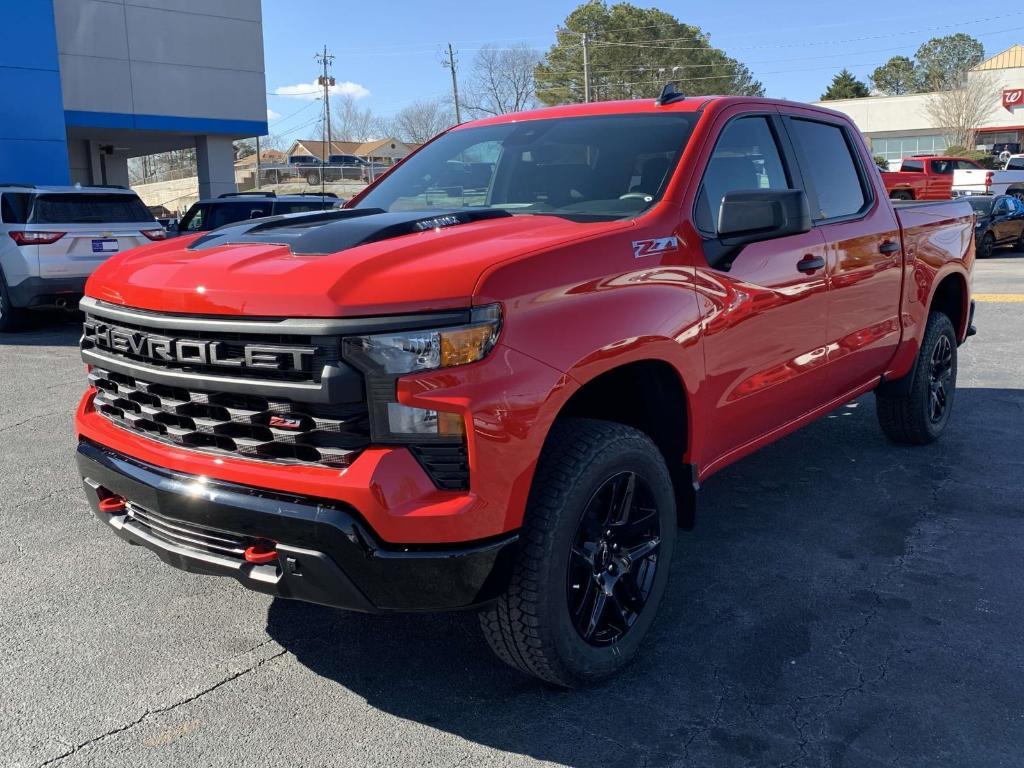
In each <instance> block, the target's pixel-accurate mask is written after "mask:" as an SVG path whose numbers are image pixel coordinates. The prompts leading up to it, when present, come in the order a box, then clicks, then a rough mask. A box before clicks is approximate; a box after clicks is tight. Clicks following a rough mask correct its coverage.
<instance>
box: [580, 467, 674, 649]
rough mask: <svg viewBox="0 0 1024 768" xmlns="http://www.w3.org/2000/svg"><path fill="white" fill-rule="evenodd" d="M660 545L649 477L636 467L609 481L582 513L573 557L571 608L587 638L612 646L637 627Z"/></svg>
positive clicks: (597, 644)
mask: <svg viewBox="0 0 1024 768" xmlns="http://www.w3.org/2000/svg"><path fill="white" fill-rule="evenodd" d="M660 544H661V521H660V516H659V514H658V510H657V506H656V504H655V502H654V499H653V496H652V494H651V490H650V487H649V486H648V485H647V483H646V481H644V480H643V478H641V477H639V476H638V475H637V474H636V473H635V472H622V473H620V474H618V475H615V476H614V477H611V478H609V479H608V480H607V481H605V483H604V484H603V485H602V486H601V487H600V488H599V489H598V490H597V492H596V493H595V494H594V496H593V497H592V498H591V500H590V503H589V504H587V507H586V509H585V510H584V512H583V518H582V519H581V520H580V523H579V527H578V528H577V530H576V536H575V538H574V539H573V542H572V552H571V556H570V558H569V568H568V580H567V584H566V589H567V594H568V599H569V610H570V613H571V615H572V622H573V626H575V628H576V631H577V632H579V635H580V637H582V638H583V640H584V641H585V642H587V643H588V644H590V645H593V646H596V647H602V646H607V645H611V644H613V643H616V642H618V641H619V640H620V639H622V637H623V636H624V635H625V634H626V633H627V632H629V630H630V629H631V628H632V627H633V625H634V624H635V623H636V621H637V619H638V618H639V617H640V613H641V612H642V611H643V609H644V606H645V605H646V604H647V598H648V597H649V596H650V594H651V587H652V586H653V584H654V577H655V572H656V570H657V568H658V549H659V546H660Z"/></svg>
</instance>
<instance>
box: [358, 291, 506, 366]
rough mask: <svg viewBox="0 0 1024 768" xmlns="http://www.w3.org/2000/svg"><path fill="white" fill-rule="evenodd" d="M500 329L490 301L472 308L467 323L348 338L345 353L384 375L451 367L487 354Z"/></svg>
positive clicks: (497, 311)
mask: <svg viewBox="0 0 1024 768" xmlns="http://www.w3.org/2000/svg"><path fill="white" fill-rule="evenodd" d="M500 330H501V308H500V307H499V306H498V305H497V304H491V305H488V306H486V307H479V308H477V309H474V310H473V312H472V318H471V320H470V323H469V324H468V325H460V326H455V327H452V328H438V329H436V330H426V331H408V332H405V333H386V334H377V335H373V336H355V337H351V338H349V339H346V344H347V345H348V347H347V349H346V356H347V357H348V358H350V359H352V360H353V361H354V362H357V364H358V363H359V362H361V363H362V365H361V366H360V367H363V368H367V369H369V370H370V371H371V372H374V373H378V374H384V375H401V374H405V373H414V372H415V371H432V370H435V369H437V368H451V367H452V366H456V365H465V364H467V363H475V362H476V361H477V360H482V359H483V358H485V357H487V355H488V353H489V352H490V351H491V350H492V349H493V348H494V345H495V343H497V341H498V332H499V331H500Z"/></svg>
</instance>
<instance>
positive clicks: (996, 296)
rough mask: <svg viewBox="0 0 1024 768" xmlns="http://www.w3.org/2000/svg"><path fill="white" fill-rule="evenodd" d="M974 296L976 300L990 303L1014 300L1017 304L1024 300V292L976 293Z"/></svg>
mask: <svg viewBox="0 0 1024 768" xmlns="http://www.w3.org/2000/svg"><path fill="white" fill-rule="evenodd" d="M972 298H973V299H974V300H975V301H986V302H990V303H1000V302H1012V303H1014V304H1017V303H1020V302H1024V293H976V294H974V295H973V297H972Z"/></svg>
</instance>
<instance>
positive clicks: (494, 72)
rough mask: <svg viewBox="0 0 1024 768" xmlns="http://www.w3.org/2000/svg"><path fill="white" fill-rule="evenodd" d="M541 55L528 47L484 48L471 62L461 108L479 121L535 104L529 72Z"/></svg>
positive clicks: (535, 99) (537, 62)
mask: <svg viewBox="0 0 1024 768" xmlns="http://www.w3.org/2000/svg"><path fill="white" fill-rule="evenodd" d="M540 60H541V55H540V53H539V52H538V51H536V50H534V49H533V48H531V47H529V46H528V45H517V46H514V47H512V48H498V47H495V46H493V45H486V46H484V47H483V48H481V49H480V52H479V53H477V55H476V58H475V59H474V60H473V71H472V72H471V73H470V76H469V82H468V84H467V87H466V95H465V97H464V98H463V99H461V101H462V105H463V106H464V107H465V108H466V110H467V111H469V112H471V113H473V114H474V115H476V116H478V117H481V116H485V115H504V114H507V113H509V112H522V111H523V110H524V109H530V108H531V107H534V106H536V104H537V94H536V87H535V83H534V79H533V72H534V70H535V69H536V68H537V65H538V64H539V63H540Z"/></svg>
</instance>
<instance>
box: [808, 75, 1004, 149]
mask: <svg viewBox="0 0 1024 768" xmlns="http://www.w3.org/2000/svg"><path fill="white" fill-rule="evenodd" d="M968 77H969V78H971V79H972V80H975V81H977V80H981V81H982V82H984V83H985V84H986V86H987V88H988V90H989V91H990V93H991V97H990V102H991V107H990V109H989V112H988V114H987V115H986V117H985V119H984V121H983V122H982V124H981V125H979V126H978V127H979V128H998V127H1011V126H1012V127H1018V128H1019V127H1021V126H1022V125H1024V107H1018V108H1017V109H1015V110H1013V111H1012V112H1011V111H1008V110H1006V109H1004V108H1003V103H1002V102H1003V89H1008V88H1024V69H1022V68H1014V69H996V70H984V71H980V72H971V73H969V74H968ZM934 97H935V95H934V94H931V93H914V94H909V95H907V96H868V97H866V98H863V99H838V100H836V101H819V102H816V103H817V104H818V105H819V106H822V107H827V108H828V109H834V110H836V111H838V112H843V113H845V114H847V115H849V116H850V118H851V119H852V120H853V121H854V122H855V123H856V124H857V127H858V128H860V130H861V132H863V133H865V134H867V135H868V136H878V135H882V136H884V135H892V136H906V135H914V134H922V133H935V132H936V131H937V130H938V127H937V126H935V125H934V122H933V121H932V120H931V118H929V116H928V109H927V107H928V101H929V100H930V99H932V98H934Z"/></svg>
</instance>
